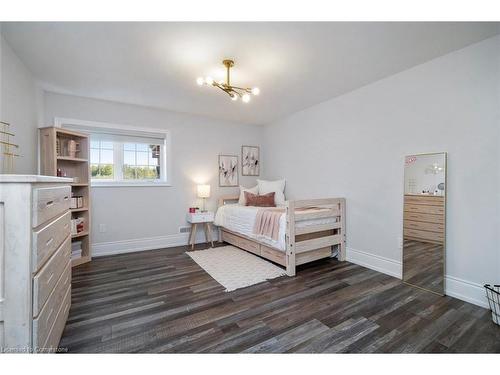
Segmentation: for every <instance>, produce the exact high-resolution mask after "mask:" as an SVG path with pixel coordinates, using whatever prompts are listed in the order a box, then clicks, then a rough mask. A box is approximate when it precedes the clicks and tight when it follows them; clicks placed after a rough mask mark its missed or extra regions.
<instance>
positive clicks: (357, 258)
mask: <svg viewBox="0 0 500 375" xmlns="http://www.w3.org/2000/svg"><path fill="white" fill-rule="evenodd" d="M346 250H347V251H346V259H347V260H348V261H349V262H352V263H355V264H358V265H360V266H362V267H366V268H370V269H372V270H375V271H378V272H382V273H385V274H387V275H390V276H394V277H397V278H398V279H402V278H403V265H402V263H401V262H400V261H396V260H393V259H389V258H385V257H382V256H380V255H375V254H370V253H367V252H365V251H361V250H356V249H353V248H349V247H348V248H347V249H346ZM445 294H446V295H447V296H450V297H454V298H458V299H460V300H462V301H466V302H469V303H472V304H474V305H478V306H481V307H486V308H489V306H488V300H487V299H486V295H485V292H484V288H483V286H482V285H481V284H478V283H475V282H472V281H468V280H463V279H460V278H458V277H454V276H450V275H446V276H445Z"/></svg>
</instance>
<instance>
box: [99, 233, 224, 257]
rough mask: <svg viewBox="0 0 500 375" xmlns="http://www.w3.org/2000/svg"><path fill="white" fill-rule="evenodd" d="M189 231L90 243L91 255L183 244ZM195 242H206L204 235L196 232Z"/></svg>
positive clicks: (215, 237) (123, 252) (114, 253)
mask: <svg viewBox="0 0 500 375" xmlns="http://www.w3.org/2000/svg"><path fill="white" fill-rule="evenodd" d="M212 235H213V237H214V241H217V239H218V236H217V231H213V232H212ZM188 237H189V233H179V234H171V235H168V236H160V237H149V238H135V239H131V240H123V241H112V242H98V243H94V244H92V256H94V257H100V256H105V255H116V254H126V253H133V252H136V251H145V250H155V249H163V248H167V247H175V246H183V245H187V243H188ZM195 242H196V243H202V242H206V240H205V235H204V234H203V233H201V232H198V233H197V235H196V238H195Z"/></svg>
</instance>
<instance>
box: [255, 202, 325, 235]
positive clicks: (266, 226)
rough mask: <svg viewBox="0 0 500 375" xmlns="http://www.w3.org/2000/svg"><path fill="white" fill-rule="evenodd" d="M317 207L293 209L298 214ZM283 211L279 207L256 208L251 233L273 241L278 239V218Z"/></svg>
mask: <svg viewBox="0 0 500 375" xmlns="http://www.w3.org/2000/svg"><path fill="white" fill-rule="evenodd" d="M318 209H319V208H318V207H304V208H297V209H295V213H296V214H300V213H304V211H311V210H313V211H315V210H318ZM284 213H285V209H284V208H280V207H269V208H261V209H260V210H258V211H257V216H256V217H255V225H254V227H253V234H256V235H258V236H264V237H268V238H272V239H273V240H274V241H278V237H279V233H280V218H281V215H283V214H284Z"/></svg>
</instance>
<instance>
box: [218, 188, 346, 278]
mask: <svg viewBox="0 0 500 375" xmlns="http://www.w3.org/2000/svg"><path fill="white" fill-rule="evenodd" d="M238 199H239V197H238V196H224V197H221V198H219V207H220V206H223V205H226V204H234V203H237V202H238ZM308 207H309V208H314V207H321V208H326V209H327V210H326V211H325V210H322V211H320V212H311V213H303V214H301V215H296V214H295V209H297V208H308ZM285 208H286V209H285V213H286V252H284V251H282V250H280V249H277V248H274V247H271V246H269V245H268V244H266V243H263V242H260V241H258V240H256V239H254V238H250V237H248V236H245V235H243V234H240V233H236V232H232V231H230V230H228V229H226V228H224V227H219V241H221V242H227V243H230V244H231V245H234V246H236V247H239V248H241V249H243V250H247V251H249V252H251V253H254V254H256V255H259V256H261V257H263V258H266V259H269V260H271V261H273V262H275V263H278V264H280V265H282V266H284V267H286V273H287V275H288V276H295V267H296V266H298V265H300V264H304V263H309V262H312V261H315V260H317V259H321V258H327V257H330V256H331V255H332V247H333V246H337V247H338V259H339V260H340V261H344V260H345V199H344V198H326V199H309V200H296V201H286V202H285ZM331 217H334V218H337V221H336V222H335V223H330V224H317V225H309V226H307V227H302V228H301V227H297V226H296V225H295V223H296V222H298V221H303V220H311V219H323V218H331Z"/></svg>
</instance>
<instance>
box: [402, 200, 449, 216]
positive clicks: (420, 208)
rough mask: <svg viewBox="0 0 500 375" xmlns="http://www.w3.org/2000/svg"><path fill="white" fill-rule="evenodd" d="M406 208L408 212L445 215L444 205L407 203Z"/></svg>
mask: <svg viewBox="0 0 500 375" xmlns="http://www.w3.org/2000/svg"><path fill="white" fill-rule="evenodd" d="M404 210H405V211H406V212H416V213H421V214H433V215H444V207H442V206H427V205H423V204H412V203H405V206H404Z"/></svg>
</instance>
